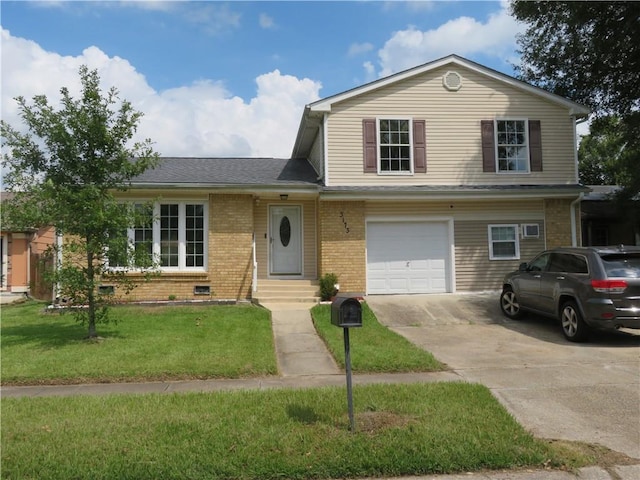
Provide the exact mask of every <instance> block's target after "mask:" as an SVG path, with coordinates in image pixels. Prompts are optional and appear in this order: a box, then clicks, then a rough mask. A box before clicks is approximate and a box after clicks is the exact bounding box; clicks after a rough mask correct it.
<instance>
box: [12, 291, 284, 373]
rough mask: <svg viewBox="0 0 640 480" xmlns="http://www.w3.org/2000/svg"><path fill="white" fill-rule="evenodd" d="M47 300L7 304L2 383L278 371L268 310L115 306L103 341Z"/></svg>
mask: <svg viewBox="0 0 640 480" xmlns="http://www.w3.org/2000/svg"><path fill="white" fill-rule="evenodd" d="M44 308H45V305H44V304H42V303H36V302H28V303H24V304H19V305H9V306H3V307H2V325H1V330H0V335H1V336H2V346H1V348H2V350H1V352H2V370H1V373H2V383H3V384H4V385H9V384H14V385H15V384H40V383H58V384H59V383H84V382H118V381H143V380H166V379H172V380H177V379H192V378H215V377H220V378H223V377H224V378H237V377H245V376H259V375H273V374H276V373H277V363H276V358H275V353H274V346H273V335H272V332H271V321H270V314H269V312H268V311H267V310H264V309H262V308H258V307H254V306H251V305H245V306H234V305H228V306H222V305H220V306H217V305H216V306H166V307H164V306H163V307H142V306H125V307H115V308H113V310H112V311H111V317H112V318H113V319H117V320H118V321H117V323H113V322H111V323H109V324H101V325H98V334H99V335H100V336H101V337H102V339H101V340H99V341H88V340H85V339H84V337H85V336H86V333H87V328H86V326H83V325H81V324H79V323H77V322H76V321H75V320H74V318H73V316H72V315H69V314H65V315H63V314H60V313H57V312H54V313H45V312H44Z"/></svg>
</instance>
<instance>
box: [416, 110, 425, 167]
mask: <svg viewBox="0 0 640 480" xmlns="http://www.w3.org/2000/svg"><path fill="white" fill-rule="evenodd" d="M413 172H414V173H427V137H426V132H425V121H424V120H414V121H413Z"/></svg>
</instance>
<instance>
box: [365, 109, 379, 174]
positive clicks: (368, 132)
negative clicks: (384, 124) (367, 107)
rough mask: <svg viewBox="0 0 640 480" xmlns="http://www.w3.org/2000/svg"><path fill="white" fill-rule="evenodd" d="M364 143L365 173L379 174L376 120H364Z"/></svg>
mask: <svg viewBox="0 0 640 480" xmlns="http://www.w3.org/2000/svg"><path fill="white" fill-rule="evenodd" d="M362 143H363V150H364V151H363V156H364V165H363V169H364V173H377V172H378V136H377V134H376V119H375V118H365V119H364V120H362Z"/></svg>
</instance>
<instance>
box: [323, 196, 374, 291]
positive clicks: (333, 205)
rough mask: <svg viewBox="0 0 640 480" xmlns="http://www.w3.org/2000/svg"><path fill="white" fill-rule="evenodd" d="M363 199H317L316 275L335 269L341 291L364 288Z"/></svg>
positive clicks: (332, 271) (363, 289) (361, 289)
mask: <svg viewBox="0 0 640 480" xmlns="http://www.w3.org/2000/svg"><path fill="white" fill-rule="evenodd" d="M364 211H365V209H364V202H323V201H321V202H320V206H319V215H318V218H319V222H318V223H319V238H320V246H319V255H320V275H321V276H322V275H324V274H325V273H335V274H336V275H337V276H338V281H339V283H340V290H341V291H343V292H365V290H366V271H367V270H366V255H365V247H366V244H365V214H364Z"/></svg>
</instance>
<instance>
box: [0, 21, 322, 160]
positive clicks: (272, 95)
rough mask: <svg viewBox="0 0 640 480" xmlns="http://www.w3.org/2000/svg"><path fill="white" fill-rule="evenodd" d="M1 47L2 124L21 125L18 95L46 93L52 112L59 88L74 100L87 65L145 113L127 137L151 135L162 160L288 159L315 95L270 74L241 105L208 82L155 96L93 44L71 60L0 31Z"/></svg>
mask: <svg viewBox="0 0 640 480" xmlns="http://www.w3.org/2000/svg"><path fill="white" fill-rule="evenodd" d="M2 48H3V51H2V92H1V108H2V118H3V120H5V121H7V122H9V123H10V124H11V125H13V126H14V127H16V128H19V129H20V128H23V127H24V126H23V125H22V123H21V120H20V118H19V117H18V111H17V105H16V102H15V101H14V100H13V97H16V96H19V95H20V96H23V97H25V98H27V99H31V98H32V97H33V96H34V95H40V94H43V95H46V96H47V98H48V99H49V103H50V104H52V105H54V106H55V107H56V108H57V107H58V106H59V99H60V95H59V90H60V88H61V87H63V86H65V87H68V88H69V91H70V93H71V95H72V96H77V94H78V93H79V87H80V85H79V79H78V69H79V67H80V65H83V64H86V65H88V66H89V68H91V69H97V70H98V74H99V75H100V78H101V82H102V85H103V87H102V88H103V90H105V91H106V89H108V88H110V87H111V86H115V87H116V88H117V89H118V90H119V92H120V97H121V98H123V99H126V100H128V101H130V102H131V103H132V104H133V106H134V108H135V109H137V110H139V111H141V112H143V113H144V116H143V117H142V120H141V122H140V124H139V128H138V132H137V135H136V137H135V139H134V140H141V139H143V138H151V139H152V140H153V141H154V142H155V146H154V148H155V150H156V151H158V152H159V153H160V154H161V155H164V156H265V157H288V156H289V155H290V154H291V150H292V147H293V142H294V140H295V136H296V134H297V130H298V124H299V121H300V117H301V115H302V111H303V109H304V106H305V105H306V104H308V103H310V102H312V101H315V100H317V99H318V98H319V96H318V94H319V90H320V88H321V85H320V83H319V82H316V81H313V80H310V79H306V78H305V79H299V78H297V77H293V76H289V75H283V74H282V73H280V71H278V70H274V71H273V72H270V73H265V74H263V75H260V76H259V77H258V78H257V79H256V83H257V92H256V95H255V96H254V98H252V99H250V100H248V101H245V100H243V99H242V98H240V97H237V96H232V95H231V94H230V93H229V92H228V91H227V89H226V88H225V86H224V84H223V83H221V82H216V81H214V80H201V81H198V82H195V83H193V84H191V85H186V86H182V87H180V88H173V89H170V90H165V91H161V92H158V91H155V90H154V89H153V88H151V87H150V86H149V84H148V83H147V82H146V80H145V78H144V76H143V75H142V74H140V73H139V72H138V71H136V69H135V67H134V66H133V65H131V64H130V63H129V62H128V61H127V60H125V59H122V58H119V57H109V56H108V55H106V54H105V53H104V52H102V51H101V50H100V49H99V48H97V47H89V48H87V49H85V50H84V51H83V52H82V54H81V55H79V56H77V57H71V56H61V55H58V54H57V53H53V52H47V51H45V50H43V49H42V48H41V47H40V46H39V45H38V44H36V43H35V42H33V41H30V40H25V39H22V38H18V37H14V36H12V35H11V34H10V33H9V31H7V30H4V29H3V30H2Z"/></svg>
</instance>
